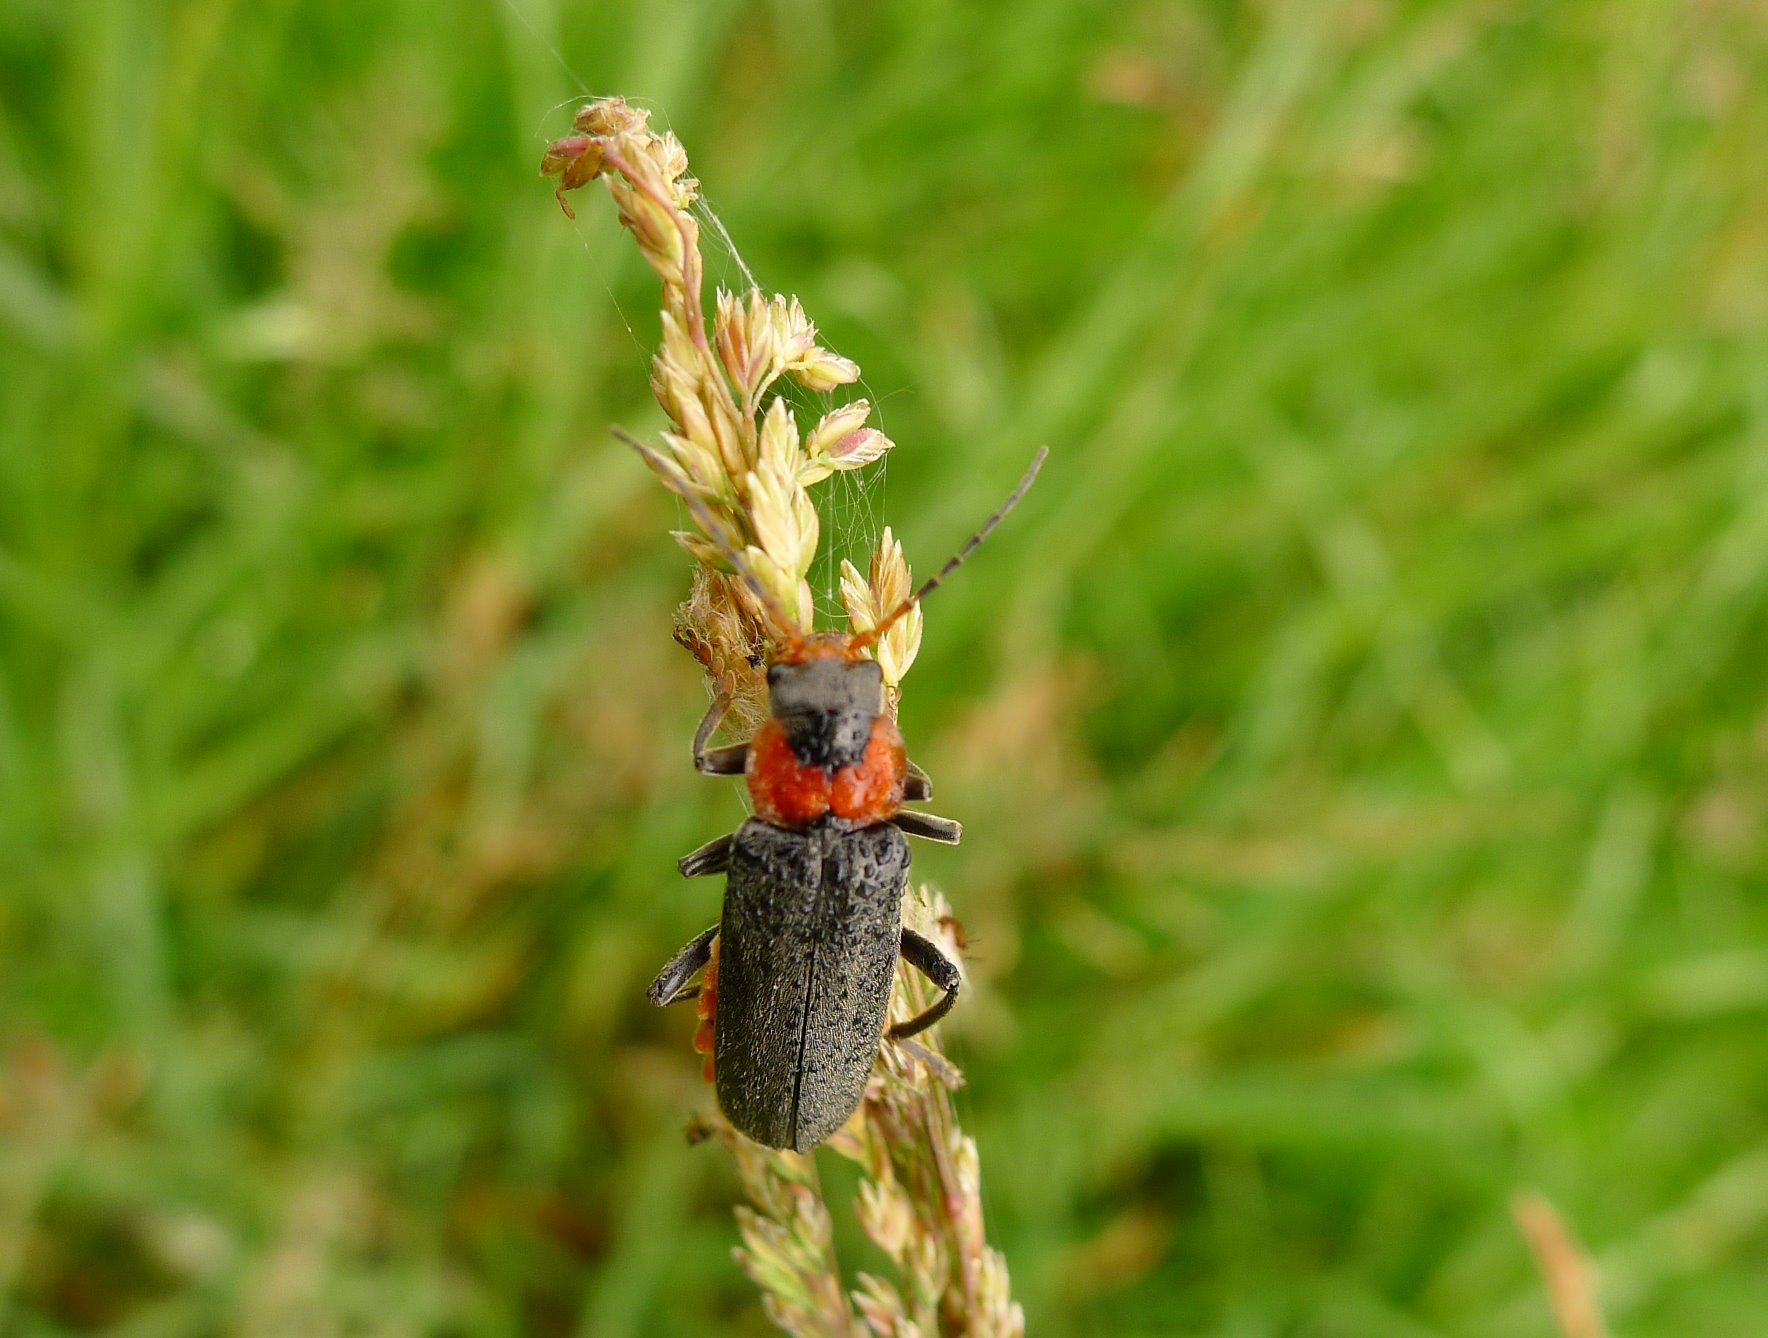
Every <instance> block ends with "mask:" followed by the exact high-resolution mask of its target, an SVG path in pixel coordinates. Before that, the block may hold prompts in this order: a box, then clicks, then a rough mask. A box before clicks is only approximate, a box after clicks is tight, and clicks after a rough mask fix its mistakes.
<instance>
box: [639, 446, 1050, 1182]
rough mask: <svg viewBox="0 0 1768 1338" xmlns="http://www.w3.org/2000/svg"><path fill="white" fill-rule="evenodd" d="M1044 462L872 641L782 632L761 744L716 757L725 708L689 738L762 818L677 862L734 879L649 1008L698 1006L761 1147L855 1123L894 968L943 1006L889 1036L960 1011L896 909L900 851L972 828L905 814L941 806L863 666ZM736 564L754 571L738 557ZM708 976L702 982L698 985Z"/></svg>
mask: <svg viewBox="0 0 1768 1338" xmlns="http://www.w3.org/2000/svg"><path fill="white" fill-rule="evenodd" d="M1046 453H1047V452H1046V451H1044V450H1040V451H1039V452H1038V454H1037V456H1036V458H1035V459H1034V460H1033V461H1032V464H1031V468H1030V469H1029V470H1028V471H1027V472H1026V474H1025V477H1024V478H1022V479H1021V480H1020V482H1019V485H1018V487H1016V488H1015V489H1014V490H1013V492H1012V494H1011V495H1009V496H1008V498H1007V500H1006V501H1005V502H1004V503H1003V504H1002V506H1001V508H1000V509H999V510H998V511H996V512H995V513H994V515H992V516H990V517H989V518H988V520H987V522H985V523H984V524H983V526H982V528H981V529H979V530H978V531H977V532H976V533H975V534H974V535H972V536H971V537H970V539H969V540H968V541H967V542H966V543H965V545H964V546H963V548H961V549H960V550H959V551H958V552H957V554H956V555H955V556H953V557H952V558H951V560H950V561H948V562H947V563H946V564H945V566H944V567H942V568H941V569H940V570H939V572H938V573H937V574H935V575H934V576H933V577H932V578H930V579H929V580H928V581H926V582H924V583H923V584H922V585H921V586H920V588H919V589H917V590H916V591H915V592H914V593H913V594H911V595H910V596H909V597H908V598H907V599H906V600H904V601H903V602H902V603H901V604H899V605H898V606H896V608H894V609H892V610H890V611H889V612H888V613H887V614H886V615H885V616H884V617H883V618H881V619H880V620H879V621H878V623H877V624H876V625H874V626H873V627H872V628H870V629H868V630H867V631H865V632H862V633H859V634H858V635H850V634H846V633H840V632H823V633H817V634H813V635H811V636H808V637H801V636H797V635H795V634H787V636H786V637H785V645H784V648H783V649H782V650H781V651H780V652H779V653H778V654H777V655H776V656H775V657H774V658H773V660H772V662H771V663H770V664H769V665H768V668H767V693H768V716H767V719H766V720H765V721H764V722H763V723H762V725H761V727H760V728H759V729H758V730H757V731H756V733H755V735H754V737H753V738H751V739H750V740H748V741H747V742H745V743H738V744H731V745H729V746H726V747H720V748H711V747H708V744H709V742H710V740H711V738H712V734H713V732H714V731H715V730H716V729H717V728H718V725H719V723H720V721H721V720H722V718H723V716H724V713H725V711H726V709H727V707H728V705H729V702H728V699H726V698H724V697H719V698H717V699H715V700H714V701H713V703H712V705H711V708H710V709H709V710H708V711H707V713H706V716H705V718H704V719H703V720H702V721H701V723H700V727H699V729H698V730H697V731H696V732H695V735H694V750H693V752H694V765H695V766H696V767H697V768H698V769H699V770H700V771H701V772H702V773H704V774H707V775H713V776H734V775H742V776H744V777H745V778H746V780H747V784H748V791H749V799H750V803H751V807H752V809H753V813H754V816H752V817H751V818H749V819H748V820H747V821H746V822H744V823H743V824H742V826H740V827H739V828H737V830H736V831H734V832H732V833H729V834H728V835H725V836H720V837H718V838H717V839H716V840H713V841H710V842H708V843H707V844H706V845H704V846H701V847H700V848H699V849H698V850H695V851H693V852H692V853H691V854H688V855H686V856H684V857H683V858H682V859H681V861H680V863H679V867H680V869H681V872H682V874H683V875H684V876H687V877H690V878H692V877H700V876H704V875H710V874H719V873H722V874H724V875H725V892H724V904H723V909H722V911H721V914H720V918H719V922H718V923H717V924H715V925H712V926H711V927H709V928H708V929H706V930H705V931H703V932H702V933H700V934H698V935H696V936H695V937H694V938H693V939H692V940H691V941H690V942H689V943H687V944H686V946H684V947H683V948H682V949H681V951H680V952H678V953H676V954H675V956H674V957H672V958H670V960H669V962H668V963H667V964H666V965H665V966H664V967H663V969H662V970H661V971H660V972H658V973H657V978H656V979H655V980H654V981H652V982H651V987H650V990H649V991H648V997H649V998H650V1001H651V1002H652V1003H653V1004H656V1005H657V1006H658V1007H667V1006H669V1005H670V1004H675V1003H682V1002H686V1001H688V1000H698V1001H699V1004H700V1011H701V1017H702V1023H701V1035H700V1036H699V1037H698V1038H697V1044H698V1045H699V1046H700V1047H701V1048H705V1049H709V1050H710V1063H711V1076H712V1079H713V1082H714V1085H715V1088H716V1092H717V1098H718V1105H719V1109H720V1110H722V1111H723V1112H724V1114H725V1117H726V1118H727V1119H729V1120H730V1122H731V1124H732V1125H734V1126H735V1127H736V1128H737V1129H738V1130H739V1131H740V1132H741V1133H743V1134H746V1135H747V1136H748V1137H750V1138H752V1139H754V1140H755V1141H756V1142H757V1143H763V1144H766V1145H767V1146H768V1147H776V1148H791V1149H794V1150H796V1151H799V1152H803V1151H806V1150H808V1149H810V1148H812V1147H815V1146H816V1145H817V1144H818V1143H820V1142H822V1141H823V1140H824V1139H826V1138H828V1137H829V1135H831V1134H833V1133H834V1132H835V1131H836V1130H837V1129H839V1128H840V1127H841V1126H842V1125H843V1124H845V1123H846V1122H847V1119H848V1117H849V1116H850V1115H852V1114H853V1111H854V1109H855V1108H856V1107H857V1106H858V1105H859V1103H860V1100H861V1098H862V1097H863V1096H864V1095H865V1089H866V1082H867V1080H868V1079H869V1077H870V1076H871V1072H872V1061H873V1059H874V1058H875V1057H876V1055H877V1050H878V1046H879V1044H880V1042H881V1041H882V1040H883V1038H884V1036H885V1034H886V1031H885V1019H886V1017H887V1014H888V1011H889V1004H890V983H891V979H892V976H893V973H894V970H895V966H896V959H897V957H898V955H899V954H900V955H901V956H902V957H903V959H904V960H906V961H907V962H908V963H909V964H910V965H911V966H913V967H915V968H916V969H917V970H919V971H921V972H922V974H924V975H925V976H926V977H927V978H928V979H929V980H931V981H932V982H933V984H934V985H935V986H937V987H938V988H939V989H940V990H941V991H942V997H941V998H940V999H939V1000H938V1001H937V1002H936V1003H934V1004H933V1005H932V1006H931V1007H929V1008H927V1009H926V1010H925V1011H924V1012H922V1013H920V1014H919V1015H918V1016H916V1017H913V1018H910V1019H908V1020H906V1021H904V1022H899V1023H897V1024H896V1025H895V1026H893V1027H891V1028H889V1032H888V1034H889V1035H890V1036H891V1037H892V1038H894V1039H903V1038H906V1037H909V1036H913V1035H914V1034H915V1033H917V1032H920V1031H924V1030H926V1029H927V1028H928V1027H930V1026H932V1025H933V1024H934V1023H935V1022H937V1021H939V1020H940V1018H942V1017H944V1016H945V1015H946V1013H948V1012H949V1011H950V1010H951V1007H952V1005H953V1004H954V1003H956V1002H957V997H958V990H959V988H960V985H961V983H962V979H963V976H962V972H961V971H960V970H959V967H958V965H957V963H956V962H954V961H952V960H951V958H949V957H947V956H946V955H945V953H944V952H942V951H941V950H940V948H939V946H938V945H937V944H936V943H934V942H933V941H932V940H931V939H928V938H926V937H924V936H923V935H921V934H918V933H916V932H915V931H914V930H913V929H910V928H909V927H907V926H906V925H904V924H903V923H902V894H903V889H904V887H905V886H906V883H907V880H908V868H909V862H910V851H909V845H908V841H907V840H906V839H905V836H918V837H922V838H924V839H926V840H931V841H937V842H942V843H945V844H949V845H956V844H957V843H958V841H959V839H960V838H961V836H962V834H963V829H962V828H961V826H960V825H959V824H958V823H957V822H954V821H953V820H952V819H950V818H942V817H938V816H936V815H934V814H931V813H925V812H921V811H919V810H913V809H906V808H904V807H903V804H904V803H905V802H919V801H922V800H925V799H928V798H930V797H931V795H932V784H931V782H930V781H929V780H928V778H927V775H926V773H925V772H923V771H921V769H920V768H918V767H916V766H914V765H913V764H912V763H911V762H909V761H908V757H907V753H906V752H905V750H904V746H903V741H902V735H901V734H900V733H899V732H898V730H897V727H896V722H895V721H894V720H893V719H892V718H891V716H890V714H889V712H888V711H887V710H886V709H885V701H884V678H883V672H882V670H881V669H880V668H879V665H878V663H877V661H876V660H874V659H871V658H869V657H868V656H867V654H866V651H867V648H868V647H869V646H870V645H872V644H873V643H874V642H876V641H877V639H878V638H879V637H880V636H882V635H883V633H884V632H885V631H887V630H888V629H889V628H890V626H892V625H893V624H894V623H895V622H896V621H897V620H898V619H900V618H902V617H904V616H906V615H907V614H908V613H909V612H910V611H911V610H912V609H913V608H914V607H915V606H916V605H917V604H919V602H920V601H921V600H922V599H924V598H925V597H926V596H927V595H928V594H930V593H931V592H932V591H933V590H934V589H936V588H937V587H938V586H939V585H940V584H941V583H942V582H943V581H944V580H945V578H946V577H947V576H949V575H950V574H951V573H952V572H953V571H954V570H955V569H956V568H957V566H958V565H959V564H960V563H962V562H963V561H964V559H965V558H967V557H969V555H970V554H971V553H972V552H973V551H974V550H975V548H976V547H977V545H978V544H980V543H981V542H982V541H983V540H984V539H985V538H987V537H988V534H989V532H990V531H992V530H993V529H994V527H995V526H996V525H998V524H999V523H1000V522H1001V521H1002V520H1003V519H1004V518H1005V517H1006V515H1007V513H1008V512H1009V511H1011V510H1012V509H1013V507H1014V506H1015V505H1016V504H1017V503H1018V501H1019V499H1020V498H1021V497H1023V496H1024V495H1025V491H1026V489H1028V488H1029V487H1030V486H1031V483H1032V480H1033V479H1035V478H1036V477H1037V472H1038V469H1039V468H1040V467H1041V466H1042V464H1043V461H1044V456H1045V454H1046ZM726 556H727V560H730V561H732V563H733V565H735V566H736V568H737V570H738V571H739V572H740V573H741V572H743V570H744V569H743V566H742V564H741V561H740V559H738V558H737V555H736V554H734V553H731V554H727V555H726ZM749 584H750V585H751V587H752V588H755V589H756V590H757V593H758V595H759V594H760V589H759V586H757V585H756V583H755V582H753V581H750V582H749ZM762 598H763V602H764V604H765V603H766V602H767V601H766V598H765V596H762ZM784 625H785V624H784V623H783V620H782V626H784ZM702 969H705V971H706V977H705V980H704V982H703V983H702V984H700V985H695V984H692V983H690V982H691V981H692V980H693V978H694V976H695V975H697V974H698V973H699V972H700V971H701V970H702ZM708 1028H710V1033H711V1034H710V1036H707V1035H706V1034H705V1033H706V1031H707V1029H708Z"/></svg>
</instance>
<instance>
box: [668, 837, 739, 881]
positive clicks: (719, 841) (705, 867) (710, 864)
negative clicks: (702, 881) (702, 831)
mask: <svg viewBox="0 0 1768 1338" xmlns="http://www.w3.org/2000/svg"><path fill="white" fill-rule="evenodd" d="M730 866H731V837H730V836H729V835H725V836H720V837H717V838H715V839H714V840H711V841H708V842H707V843H706V844H705V845H703V846H701V847H700V848H699V849H698V850H693V851H689V852H688V853H687V854H685V855H683V856H682V857H681V858H680V859H678V860H677V861H676V862H675V867H676V868H678V869H680V870H681V876H682V877H683V878H698V877H699V876H700V875H701V874H707V873H723V872H724V871H725V870H726V869H728V868H730Z"/></svg>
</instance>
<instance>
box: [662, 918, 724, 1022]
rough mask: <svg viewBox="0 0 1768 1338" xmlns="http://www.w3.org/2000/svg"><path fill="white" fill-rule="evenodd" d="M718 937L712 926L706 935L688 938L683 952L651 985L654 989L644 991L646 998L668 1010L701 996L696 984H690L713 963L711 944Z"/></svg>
mask: <svg viewBox="0 0 1768 1338" xmlns="http://www.w3.org/2000/svg"><path fill="white" fill-rule="evenodd" d="M717 937H718V926H717V925H713V926H712V927H711V928H710V929H707V930H706V931H705V932H704V933H701V934H696V935H695V936H694V937H693V938H691V939H689V940H688V942H687V945H686V946H685V947H683V948H682V950H681V951H680V952H678V953H676V954H675V956H673V957H671V958H670V959H669V960H668V962H666V963H665V964H664V966H663V969H662V970H661V971H659V972H658V973H657V978H656V979H655V980H653V981H652V982H651V988H650V989H648V990H646V991H645V997H646V998H648V999H649V1000H650V1001H651V1002H652V1003H654V1004H656V1005H657V1007H659V1008H667V1007H668V1006H669V1005H670V1004H674V1003H686V1002H687V1001H688V1000H689V999H695V998H698V997H699V994H700V989H699V987H698V986H697V985H689V984H688V981H690V980H692V979H693V978H694V975H695V974H696V973H697V972H698V971H699V970H700V968H701V967H703V966H705V965H706V963H707V962H709V961H711V960H712V941H713V940H714V939H716V938H717Z"/></svg>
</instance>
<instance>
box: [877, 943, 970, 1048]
mask: <svg viewBox="0 0 1768 1338" xmlns="http://www.w3.org/2000/svg"><path fill="white" fill-rule="evenodd" d="M902 958H903V960H904V961H905V962H907V963H908V964H909V965H910V966H912V967H914V968H915V970H917V971H919V972H920V973H921V974H922V975H924V976H926V977H927V979H929V980H931V981H932V982H933V983H934V984H935V985H937V986H939V988H940V989H942V990H944V991H945V998H943V999H941V1000H940V1001H939V1002H938V1003H936V1004H934V1005H933V1007H931V1008H929V1009H928V1010H927V1011H926V1012H924V1013H922V1014H921V1015H920V1016H919V1017H911V1018H910V1019H909V1020H908V1021H907V1022H898V1023H897V1024H896V1025H895V1026H894V1027H892V1028H891V1029H890V1036H891V1039H892V1040H898V1041H900V1040H901V1039H902V1038H903V1037H905V1036H913V1035H914V1034H915V1033H916V1032H919V1031H926V1030H927V1028H929V1027H931V1026H932V1025H933V1024H934V1023H935V1022H937V1021H939V1019H940V1018H942V1017H944V1016H945V1015H946V1014H947V1013H949V1012H951V1010H952V1005H953V1004H955V1003H956V1002H957V1001H958V987H959V986H960V985H962V984H963V983H964V973H963V972H962V971H960V970H959V969H958V964H957V963H956V962H954V961H953V960H952V959H951V958H949V957H947V956H946V955H945V954H944V953H943V952H941V951H940V949H939V945H938V944H937V943H935V942H933V940H932V939H929V938H923V937H922V936H921V935H919V934H917V933H916V932H915V931H914V930H912V929H910V928H908V927H907V926H906V925H905V926H904V927H903V931H902Z"/></svg>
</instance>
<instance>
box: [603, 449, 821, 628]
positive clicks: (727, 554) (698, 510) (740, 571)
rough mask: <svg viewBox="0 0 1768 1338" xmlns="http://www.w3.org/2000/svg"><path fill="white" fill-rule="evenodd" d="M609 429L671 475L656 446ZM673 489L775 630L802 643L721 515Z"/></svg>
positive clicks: (655, 467) (655, 468) (659, 473)
mask: <svg viewBox="0 0 1768 1338" xmlns="http://www.w3.org/2000/svg"><path fill="white" fill-rule="evenodd" d="M610 430H611V431H612V432H613V434H614V437H615V439H616V440H617V441H623V442H625V443H626V444H627V445H628V446H630V447H632V449H633V450H635V451H637V452H638V453H639V455H640V456H642V457H643V458H644V461H645V463H646V464H648V465H650V466H651V469H652V471H653V472H654V473H655V474H656V475H657V476H658V477H659V478H664V479H667V478H668V477H669V475H670V473H671V470H670V468H669V463H668V461H666V460H665V459H664V458H663V454H662V452H661V451H659V450H658V449H657V448H656V447H655V446H652V445H651V444H650V443H648V442H644V441H640V440H639V439H638V438H637V437H635V436H633V435H632V433H630V432H628V431H627V430H626V429H625V428H623V427H615V428H612V429H610ZM670 491H671V492H673V493H675V495H676V496H677V497H679V498H681V500H682V501H684V502H686V503H687V507H688V510H689V511H690V512H692V513H693V517H694V520H695V522H696V523H697V524H698V525H699V527H700V529H701V530H702V531H703V532H704V533H705V535H706V538H707V539H708V540H709V541H710V542H711V544H712V545H713V546H714V547H715V548H717V549H718V552H719V556H720V557H722V558H723V559H724V560H725V561H726V562H728V563H730V564H731V567H732V569H733V570H734V571H735V572H736V573H737V575H738V576H739V577H740V578H741V579H742V582H743V584H744V585H746V586H748V587H749V593H750V594H752V595H754V596H755V598H756V599H757V600H758V601H760V603H761V607H762V608H763V609H765V610H766V611H767V616H768V618H769V620H770V621H772V623H773V624H774V630H775V631H776V632H778V633H779V634H780V637H781V639H782V640H784V641H785V642H787V643H788V644H789V645H793V646H796V645H799V644H800V643H802V642H803V640H804V634H803V633H802V632H800V631H799V630H798V628H797V626H796V624H795V623H794V622H793V620H792V619H790V618H788V617H787V616H786V611H785V610H784V609H783V608H781V607H780V602H779V600H777V599H775V598H774V597H773V593H772V592H771V591H770V590H768V588H767V587H766V586H764V585H762V583H761V582H760V581H758V580H756V579H755V573H754V572H752V571H750V570H749V564H748V563H747V562H745V561H744V560H743V555H742V554H741V553H740V552H738V551H737V548H736V545H735V544H733V543H731V541H730V540H729V539H728V538H727V537H726V536H725V532H724V526H723V525H721V524H719V522H718V517H717V516H715V515H713V514H712V511H711V508H709V507H708V506H707V505H706V503H704V502H703V501H701V500H700V499H699V498H698V497H695V496H694V495H693V494H692V493H689V492H681V491H679V490H677V489H674V488H671V489H670Z"/></svg>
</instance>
